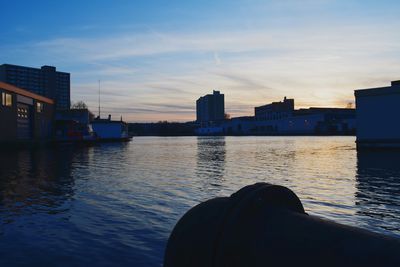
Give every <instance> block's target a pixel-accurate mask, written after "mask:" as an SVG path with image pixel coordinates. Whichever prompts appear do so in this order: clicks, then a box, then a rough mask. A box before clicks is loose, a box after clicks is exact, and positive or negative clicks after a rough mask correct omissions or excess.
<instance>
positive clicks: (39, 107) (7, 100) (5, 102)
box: [0, 92, 44, 113]
mask: <svg viewBox="0 0 400 267" xmlns="http://www.w3.org/2000/svg"><path fill="white" fill-rule="evenodd" d="M0 104H1V105H2V106H4V107H12V105H13V97H12V95H11V94H9V93H5V92H2V93H1V103H0ZM43 109H44V105H43V103H41V102H36V112H38V113H42V112H43ZM18 113H24V110H23V109H18Z"/></svg>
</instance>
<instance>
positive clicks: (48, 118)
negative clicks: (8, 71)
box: [0, 82, 54, 142]
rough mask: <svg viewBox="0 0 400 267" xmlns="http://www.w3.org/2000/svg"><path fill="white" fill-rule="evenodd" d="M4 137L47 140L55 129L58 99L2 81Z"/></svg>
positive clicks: (0, 107)
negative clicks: (55, 108) (55, 102)
mask: <svg viewBox="0 0 400 267" xmlns="http://www.w3.org/2000/svg"><path fill="white" fill-rule="evenodd" d="M0 95H1V98H0V125H1V129H0V141H1V142H10V141H32V140H35V141H36V140H47V139H49V138H51V137H52V133H53V116H54V101H53V100H51V99H49V98H47V97H43V96H40V95H37V94H34V93H32V92H29V91H27V90H24V89H21V88H18V87H16V86H14V85H11V84H7V83H4V82H0Z"/></svg>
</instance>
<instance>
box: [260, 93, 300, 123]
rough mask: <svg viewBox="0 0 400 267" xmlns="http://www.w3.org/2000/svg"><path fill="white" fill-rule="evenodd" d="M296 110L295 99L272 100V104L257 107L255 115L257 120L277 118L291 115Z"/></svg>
mask: <svg viewBox="0 0 400 267" xmlns="http://www.w3.org/2000/svg"><path fill="white" fill-rule="evenodd" d="M293 111H294V99H287V98H286V97H285V98H284V99H283V101H280V102H272V103H271V104H268V105H264V106H260V107H255V108H254V117H255V118H256V119H257V120H277V119H283V118H287V117H289V116H291V115H292V114H293Z"/></svg>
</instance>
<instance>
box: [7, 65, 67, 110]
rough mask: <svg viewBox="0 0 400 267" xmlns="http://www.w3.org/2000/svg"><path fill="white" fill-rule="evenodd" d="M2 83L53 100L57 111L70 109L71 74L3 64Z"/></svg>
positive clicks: (45, 67) (47, 68)
mask: <svg viewBox="0 0 400 267" xmlns="http://www.w3.org/2000/svg"><path fill="white" fill-rule="evenodd" d="M0 81H2V82H5V83H8V84H12V85H15V86H17V87H19V88H22V89H24V90H27V91H29V92H32V93H35V94H38V95H41V96H45V97H47V98H50V99H53V100H54V101H55V107H56V110H63V109H69V108H70V102H71V99H70V91H71V89H70V86H71V85H70V74H69V73H66V72H60V71H57V70H56V68H55V67H52V66H42V67H41V68H31V67H25V66H17V65H11V64H3V65H0Z"/></svg>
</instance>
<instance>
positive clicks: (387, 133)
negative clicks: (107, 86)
mask: <svg viewBox="0 0 400 267" xmlns="http://www.w3.org/2000/svg"><path fill="white" fill-rule="evenodd" d="M354 94H355V97H356V107H357V146H358V147H400V124H399V114H400V81H392V82H391V86H386V87H378V88H370V89H360V90H355V93H354Z"/></svg>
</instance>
